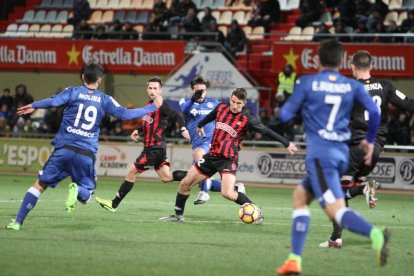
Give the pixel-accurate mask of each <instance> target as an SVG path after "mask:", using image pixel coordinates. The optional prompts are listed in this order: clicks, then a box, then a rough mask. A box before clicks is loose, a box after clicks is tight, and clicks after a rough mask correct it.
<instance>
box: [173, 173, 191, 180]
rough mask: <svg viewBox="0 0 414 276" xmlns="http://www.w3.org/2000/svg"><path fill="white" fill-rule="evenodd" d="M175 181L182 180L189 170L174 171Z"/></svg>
mask: <svg viewBox="0 0 414 276" xmlns="http://www.w3.org/2000/svg"><path fill="white" fill-rule="evenodd" d="M172 175H173V181H181V179H183V178H184V177H185V176H186V175H187V171H173V172H172Z"/></svg>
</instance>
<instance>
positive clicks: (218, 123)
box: [216, 122, 237, 137]
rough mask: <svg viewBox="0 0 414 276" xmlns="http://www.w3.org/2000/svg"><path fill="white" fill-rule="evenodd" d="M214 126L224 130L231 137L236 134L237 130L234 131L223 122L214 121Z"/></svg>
mask: <svg viewBox="0 0 414 276" xmlns="http://www.w3.org/2000/svg"><path fill="white" fill-rule="evenodd" d="M216 128H218V129H222V130H224V131H225V132H227V133H228V134H230V136H231V137H236V136H237V131H235V130H234V129H233V128H232V127H231V126H229V125H227V124H225V123H222V122H217V123H216Z"/></svg>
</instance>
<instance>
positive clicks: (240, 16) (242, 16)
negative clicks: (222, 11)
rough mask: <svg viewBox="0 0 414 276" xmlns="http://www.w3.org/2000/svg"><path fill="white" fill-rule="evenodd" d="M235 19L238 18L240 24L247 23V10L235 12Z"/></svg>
mask: <svg viewBox="0 0 414 276" xmlns="http://www.w3.org/2000/svg"><path fill="white" fill-rule="evenodd" d="M232 19H233V20H237V22H239V24H240V25H246V24H247V21H246V16H245V12H244V11H236V12H235V13H234V14H233V18H232Z"/></svg>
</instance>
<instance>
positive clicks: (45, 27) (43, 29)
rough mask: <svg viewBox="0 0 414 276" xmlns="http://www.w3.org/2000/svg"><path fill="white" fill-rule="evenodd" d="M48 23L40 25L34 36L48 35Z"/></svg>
mask: <svg viewBox="0 0 414 276" xmlns="http://www.w3.org/2000/svg"><path fill="white" fill-rule="evenodd" d="M50 29H51V26H50V24H44V25H42V26H41V27H40V30H39V32H38V33H37V35H36V37H49V36H50Z"/></svg>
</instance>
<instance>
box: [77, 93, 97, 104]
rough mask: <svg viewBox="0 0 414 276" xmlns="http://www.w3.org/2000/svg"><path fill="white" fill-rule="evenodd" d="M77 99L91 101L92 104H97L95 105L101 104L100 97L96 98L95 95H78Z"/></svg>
mask: <svg viewBox="0 0 414 276" xmlns="http://www.w3.org/2000/svg"><path fill="white" fill-rule="evenodd" d="M79 99H82V100H89V101H93V102H97V103H100V102H101V97H99V96H96V95H85V94H79Z"/></svg>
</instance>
